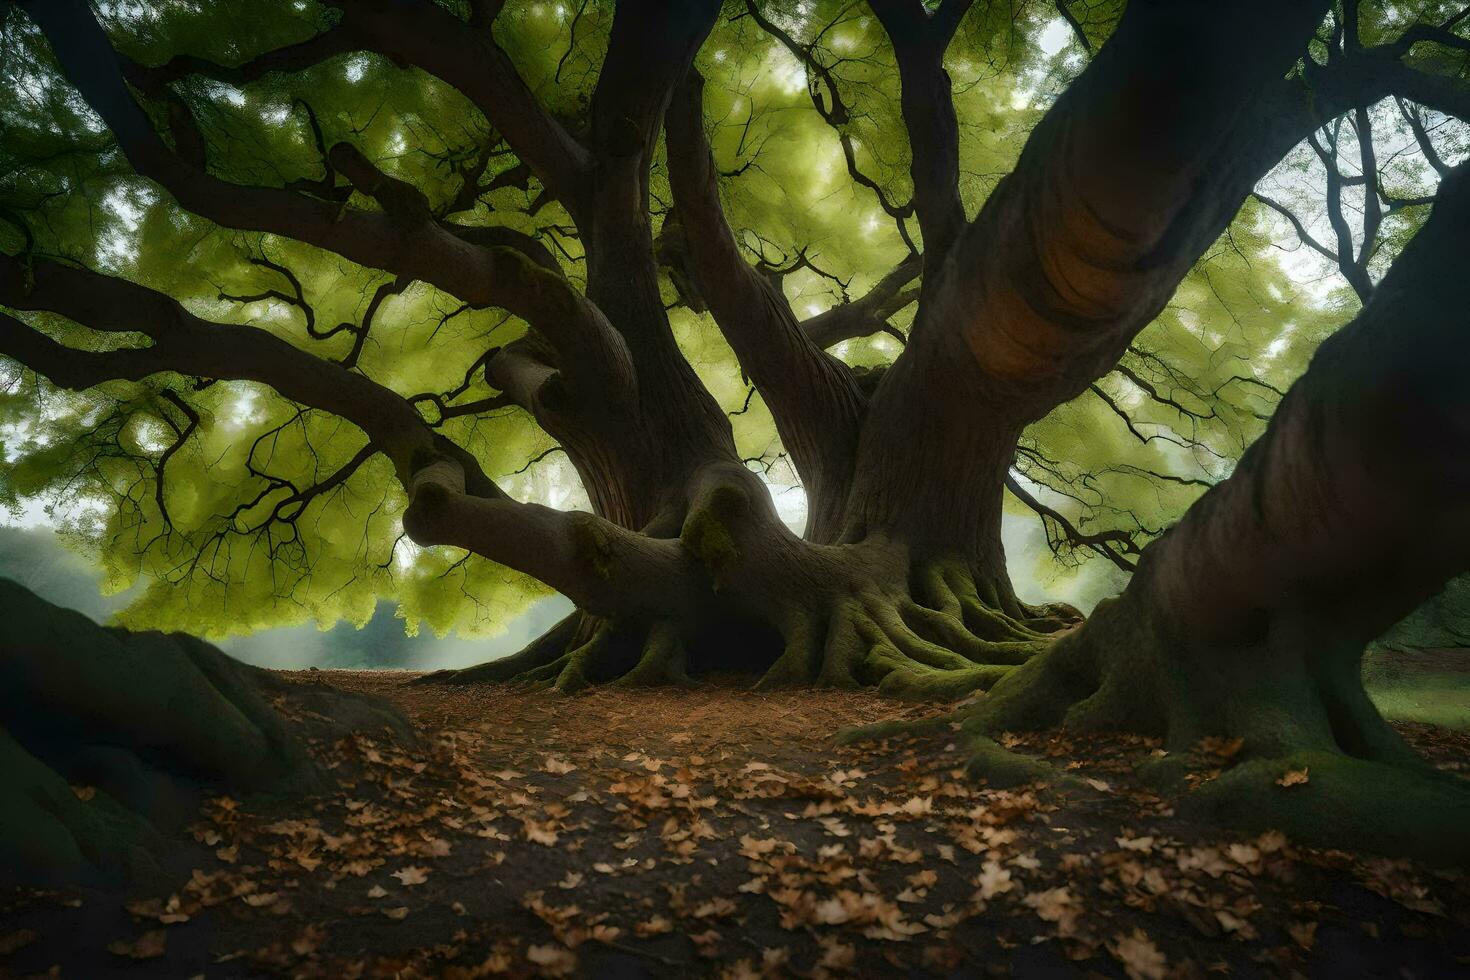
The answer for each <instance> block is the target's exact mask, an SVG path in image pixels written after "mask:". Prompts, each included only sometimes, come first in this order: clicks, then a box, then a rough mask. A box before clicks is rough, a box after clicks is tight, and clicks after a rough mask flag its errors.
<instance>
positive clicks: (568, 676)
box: [415, 521, 1070, 700]
mask: <svg viewBox="0 0 1470 980" xmlns="http://www.w3.org/2000/svg"><path fill="white" fill-rule="evenodd" d="M709 524H710V522H709V521H705V522H704V523H703V524H701V525H700V527H701V528H702V530H701V534H702V535H703V536H704V537H705V538H709V537H711V536H713V534H714V532H713V531H712V530H711V528H710V526H709ZM706 543H707V542H706ZM759 584H760V583H754V584H753V585H748V586H747V588H751V589H752V590H754V586H758V585H759ZM840 584H841V583H838V585H839V586H840ZM989 591H991V592H993V591H994V590H993V589H992V590H989ZM733 592H735V589H734V588H733V587H732V586H729V585H727V586H726V588H725V589H724V590H723V592H722V593H721V596H722V599H723V601H722V602H721V603H719V604H718V605H714V604H712V605H713V606H714V611H713V612H711V614H710V615H709V616H708V617H706V618H707V620H708V622H704V623H699V624H698V625H696V626H694V627H691V626H688V625H685V624H681V623H677V622H675V621H674V620H672V619H657V620H654V621H652V622H651V623H638V622H622V621H619V620H617V619H604V618H599V617H593V616H591V615H588V614H586V613H582V612H576V613H573V614H572V615H571V616H569V617H567V618H566V619H564V620H562V621H561V622H560V623H558V624H557V625H556V626H555V627H553V628H552V629H551V630H549V631H548V632H547V633H546V634H545V635H543V636H542V637H540V638H538V639H537V640H536V641H534V642H533V643H531V644H530V645H529V646H527V647H526V648H525V649H524V650H523V651H521V652H520V653H517V654H515V655H513V656H511V657H507V658H505V659H504V660H498V661H493V662H491V663H487V664H481V665H479V666H475V667H470V668H466V669H463V670H457V671H440V672H437V673H434V674H429V675H426V676H424V677H422V678H419V679H418V680H417V681H416V682H415V683H452V684H462V683H476V682H509V683H525V684H534V685H542V686H547V687H550V688H553V689H555V690H557V691H561V692H564V693H571V692H574V691H579V690H582V689H584V688H587V687H589V686H592V685H596V684H604V683H617V684H620V685H661V684H676V685H685V684H689V683H692V682H693V680H694V679H696V678H698V677H699V676H700V675H702V674H705V673H708V672H711V671H713V670H716V669H719V670H736V671H744V672H747V673H749V674H751V675H752V677H754V678H757V680H756V686H757V687H758V688H760V689H772V688H779V687H795V686H807V685H811V686H818V687H835V688H859V687H872V686H877V687H878V689H879V690H880V691H882V692H883V693H885V694H889V695H892V696H896V697H906V698H915V699H943V700H952V699H956V698H960V697H963V696H964V695H966V694H969V693H971V692H973V691H976V690H984V689H988V688H990V687H991V686H993V685H994V684H995V683H996V682H997V681H999V680H1000V679H1001V678H1002V677H1004V676H1006V675H1007V674H1008V673H1009V672H1011V671H1012V670H1014V669H1015V668H1016V666H1017V665H1020V664H1023V663H1026V662H1027V661H1028V660H1030V659H1031V658H1032V657H1035V656H1036V655H1037V654H1038V653H1040V652H1042V651H1043V650H1045V649H1046V648H1047V647H1048V646H1049V645H1050V644H1051V643H1052V642H1053V641H1054V639H1055V637H1054V635H1053V632H1051V631H1054V630H1057V629H1061V628H1064V627H1065V625H1067V624H1068V622H1070V620H1069V619H1068V618H1064V617H1066V613H1065V612H1061V613H1059V612H1049V613H1045V614H1043V615H1039V616H1037V617H1027V618H1022V619H1017V618H1013V617H1011V616H1008V615H1006V614H1005V613H1002V612H999V611H997V610H995V609H993V608H991V607H989V606H987V605H986V604H985V602H984V601H983V600H982V598H981V592H982V589H980V588H979V587H977V585H976V582H975V579H974V577H973V575H972V574H971V573H970V572H969V570H968V569H967V568H965V566H964V565H963V563H958V562H937V563H926V564H923V565H921V566H919V568H918V570H917V571H916V572H915V573H914V574H913V575H912V576H910V582H908V583H905V584H904V585H902V586H899V587H883V586H880V585H878V584H877V583H876V582H873V581H870V582H869V584H868V585H867V586H866V587H864V588H861V589H857V590H854V591H846V590H841V591H839V590H838V589H835V588H834V589H822V590H818V591H815V594H813V593H811V592H808V593H806V594H805V595H803V594H801V593H797V594H793V595H791V596H789V597H788V596H779V597H778V598H777V600H776V601H774V602H769V603H768V605H770V606H773V607H774V609H775V615H773V616H771V617H770V618H772V619H774V620H775V621H776V622H775V623H774V624H773V625H771V626H770V627H769V628H766V627H760V628H757V629H754V630H752V629H750V624H749V622H741V619H742V617H741V616H740V615H739V606H738V603H737V601H735V600H734V599H732V598H731V594H732V593H733ZM752 605H756V604H754V603H753V604H752ZM721 617H724V619H723V620H722V619H721ZM747 618H748V619H758V616H755V615H752V616H749V617H747ZM712 646H722V647H724V648H725V649H723V650H722V651H720V652H719V653H718V654H717V655H716V654H711V652H710V647H712ZM732 647H733V649H732Z"/></svg>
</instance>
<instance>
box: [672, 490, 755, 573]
mask: <svg viewBox="0 0 1470 980" xmlns="http://www.w3.org/2000/svg"><path fill="white" fill-rule="evenodd" d="M747 504H748V500H747V499H746V497H745V494H744V492H743V491H741V490H740V489H738V488H736V487H717V488H715V489H714V490H713V491H711V492H710V494H709V495H708V497H707V498H706V499H704V500H703V501H702V502H701V503H700V505H699V506H698V507H695V508H693V509H691V510H690V511H689V515H688V516H687V517H685V518H684V526H683V527H682V528H681V529H680V530H679V540H680V541H682V542H683V543H684V547H685V548H687V549H688V550H689V553H690V554H692V555H693V556H694V557H695V558H696V559H697V560H698V561H699V563H700V564H701V565H703V566H704V567H705V568H707V569H709V571H710V574H711V575H712V576H713V577H714V580H715V588H716V589H718V588H719V587H720V583H721V581H722V580H723V579H724V578H725V577H726V575H727V574H728V572H729V570H730V569H731V567H732V566H734V564H735V562H737V561H739V559H740V548H739V547H738V546H737V545H736V543H735V536H734V534H733V533H732V532H731V530H730V525H731V523H733V521H734V520H735V519H736V518H737V517H738V516H739V515H740V514H741V513H743V511H744V510H745V507H746V506H747Z"/></svg>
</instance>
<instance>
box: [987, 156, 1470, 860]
mask: <svg viewBox="0 0 1470 980" xmlns="http://www.w3.org/2000/svg"><path fill="white" fill-rule="evenodd" d="M1467 254H1470V170H1466V168H1464V167H1462V168H1461V169H1460V171H1459V172H1457V173H1455V174H1453V175H1452V176H1451V177H1448V178H1447V179H1446V181H1445V183H1444V184H1442V185H1441V190H1440V200H1439V203H1438V204H1437V205H1436V207H1435V212H1434V215H1433V217H1432V218H1430V220H1429V222H1428V224H1427V225H1426V226H1425V227H1424V229H1423V230H1422V231H1421V232H1420V233H1419V235H1418V236H1417V237H1416V238H1415V239H1414V241H1413V242H1412V243H1410V245H1409V246H1408V248H1407V249H1406V250H1405V252H1404V254H1403V255H1402V256H1401V257H1400V258H1399V260H1398V262H1397V263H1396V264H1395V265H1394V267H1393V269H1392V271H1390V272H1389V274H1388V276H1387V277H1386V278H1385V279H1384V281H1383V283H1382V284H1381V285H1380V286H1379V287H1378V288H1377V289H1376V290H1375V292H1374V294H1373V297H1372V299H1371V300H1370V301H1369V303H1368V304H1367V306H1365V307H1364V309H1363V311H1362V312H1361V314H1360V315H1359V316H1358V317H1357V319H1356V320H1354V321H1353V323H1351V324H1350V325H1348V326H1347V327H1345V328H1343V329H1342V330H1341V331H1339V332H1338V333H1337V334H1336V335H1335V336H1333V337H1332V338H1331V339H1329V340H1328V341H1327V342H1326V343H1325V344H1323V345H1322V347H1321V349H1320V350H1319V351H1318V352H1317V355H1316V357H1315V358H1314V359H1313V361H1312V364H1311V367H1310V368H1309V370H1308V371H1307V373H1306V374H1305V375H1304V376H1303V377H1302V379H1301V380H1300V381H1298V382H1297V383H1296V384H1295V385H1294V386H1293V387H1292V388H1291V390H1290V391H1289V392H1288V394H1287V397H1286V398H1285V400H1284V401H1283V402H1282V403H1281V406H1280V408H1279V409H1278V410H1277V412H1276V415H1275V417H1274V418H1273V419H1272V421H1271V424H1270V427H1269V428H1268V429H1267V432H1266V434H1265V435H1264V436H1262V438H1261V439H1260V440H1259V441H1258V442H1256V443H1255V444H1254V445H1253V446H1252V447H1251V448H1250V449H1249V450H1248V451H1247V452H1246V454H1245V456H1244V457H1243V458H1242V459H1241V461H1240V465H1239V467H1238V468H1237V469H1236V471H1235V473H1234V475H1233V476H1231V477H1230V479H1228V480H1226V481H1225V482H1224V483H1222V484H1220V485H1219V486H1216V487H1215V488H1214V489H1212V490H1210V491H1209V492H1208V493H1206V494H1205V495H1204V497H1202V498H1201V499H1200V500H1199V502H1198V503H1196V504H1195V506H1194V507H1192V508H1191V509H1190V511H1189V512H1188V514H1187V515H1186V516H1185V517H1184V519H1183V520H1182V521H1181V522H1180V523H1179V524H1178V525H1177V526H1176V527H1175V528H1173V529H1172V530H1171V531H1170V532H1169V533H1168V534H1167V535H1166V536H1165V537H1164V538H1163V539H1161V540H1159V541H1158V542H1156V543H1154V544H1153V545H1151V546H1149V547H1148V548H1146V549H1145V550H1144V554H1143V557H1142V560H1141V561H1140V563H1139V568H1138V573H1137V574H1136V575H1135V576H1134V578H1133V580H1132V581H1131V582H1130V583H1129V586H1128V588H1127V589H1126V590H1125V591H1124V593H1123V594H1122V596H1120V597H1119V598H1117V599H1116V600H1112V601H1110V602H1109V603H1107V604H1105V605H1104V606H1101V607H1099V609H1098V611H1097V612H1096V613H1095V614H1094V616H1093V618H1092V619H1091V620H1090V621H1089V622H1088V623H1087V624H1086V625H1085V626H1084V627H1083V628H1082V629H1081V630H1079V631H1077V632H1076V633H1074V634H1072V635H1070V636H1068V637H1066V638H1064V639H1062V640H1060V641H1058V642H1057V644H1056V645H1055V646H1054V647H1052V648H1051V649H1050V650H1049V651H1048V652H1047V653H1046V654H1045V655H1043V656H1042V657H1039V658H1037V659H1035V660H1034V661H1032V662H1031V663H1029V664H1027V665H1026V667H1024V668H1023V669H1022V670H1019V671H1017V672H1016V673H1015V674H1014V675H1013V676H1011V677H1008V678H1006V680H1005V681H1003V682H1002V683H1001V684H1000V685H998V686H997V687H996V688H995V689H994V690H993V691H992V692H991V693H990V694H989V696H988V697H987V698H985V699H984V700H983V701H982V702H981V703H980V704H979V705H978V706H977V708H976V709H975V710H974V711H973V712H972V713H971V715H970V717H969V719H968V721H967V726H968V727H969V729H970V730H971V731H976V732H995V731H999V730H1002V729H1008V728H1033V727H1038V726H1050V725H1056V724H1062V725H1065V726H1066V727H1067V728H1070V729H1074V730H1078V731H1093V730H1097V729H1126V730H1141V731H1144V732H1147V733H1149V734H1154V735H1159V736H1162V737H1163V738H1164V745H1165V748H1166V749H1167V750H1168V751H1169V753H1170V754H1169V756H1167V757H1166V758H1165V759H1164V760H1161V761H1160V762H1158V763H1156V764H1155V765H1156V768H1157V769H1159V770H1160V775H1163V776H1168V775H1176V776H1177V775H1179V774H1180V770H1181V769H1183V768H1185V767H1187V766H1188V765H1189V764H1190V759H1189V753H1190V751H1191V750H1192V749H1194V748H1195V747H1196V746H1197V744H1198V743H1199V742H1200V741H1201V740H1202V739H1205V738H1207V737H1219V738H1225V739H1229V738H1240V739H1242V740H1243V748H1242V751H1241V753H1240V754H1239V755H1238V757H1237V758H1238V760H1240V761H1241V762H1242V763H1243V764H1239V765H1236V766H1235V767H1234V768H1232V769H1230V770H1228V771H1227V772H1226V773H1225V775H1224V776H1223V777H1221V778H1220V779H1219V780H1217V781H1215V782H1214V783H1211V784H1208V785H1207V786H1206V787H1205V788H1204V789H1201V790H1199V791H1197V793H1196V794H1195V797H1196V799H1195V801H1194V802H1196V803H1197V804H1199V805H1202V806H1204V807H1206V808H1210V809H1213V810H1215V811H1217V812H1222V813H1224V814H1225V815H1226V816H1228V818H1229V820H1230V821H1231V822H1232V824H1234V825H1246V826H1250V825H1258V826H1263V827H1264V826H1274V827H1279V828H1281V829H1284V830H1287V831H1289V832H1291V833H1292V834H1293V835H1295V836H1298V837H1301V838H1302V839H1308V840H1328V841H1331V842H1333V843H1335V844H1348V845H1356V846H1361V847H1367V848H1371V849H1379V848H1381V849H1389V850H1394V851H1398V852H1402V853H1414V854H1419V855H1422V856H1425V857H1429V858H1433V859H1436V860H1446V861H1465V860H1470V838H1467V836H1466V835H1465V832H1464V831H1465V827H1467V826H1470V786H1467V784H1466V783H1465V782H1464V781H1463V780H1461V779H1458V778H1454V777H1450V776H1448V775H1445V774H1441V773H1438V772H1436V771H1434V770H1433V769H1431V768H1430V767H1428V766H1427V765H1426V764H1424V763H1422V762H1420V761H1418V760H1417V759H1416V758H1415V756H1414V754H1413V753H1412V751H1410V750H1409V749H1408V748H1407V747H1406V746H1405V745H1404V743H1403V742H1402V741H1401V740H1400V739H1399V737H1398V736H1397V734H1396V733H1395V732H1394V731H1393V730H1392V729H1391V728H1389V726H1388V725H1387V724H1386V723H1385V722H1384V721H1383V719H1382V718H1381V717H1380V716H1379V714H1378V711H1377V709H1376V708H1375V707H1374V706H1373V704H1372V702H1370V701H1369V700H1368V697H1367V695H1366V694H1365V693H1364V690H1363V685H1362V680H1361V676H1360V661H1361V658H1362V654H1363V650H1364V647H1365V645H1366V644H1367V643H1368V642H1369V641H1371V640H1372V639H1373V638H1374V637H1376V636H1379V635H1381V634H1382V633H1383V631H1384V630H1386V629H1387V628H1388V627H1389V626H1391V625H1392V624H1393V623H1395V622H1397V621H1398V620H1400V619H1402V618H1403V617H1404V616H1405V615H1406V614H1407V613H1408V612H1409V611H1411V610H1412V609H1414V608H1415V607H1416V606H1418V605H1420V604H1421V603H1422V602H1424V601H1425V600H1426V599H1428V598H1429V597H1430V596H1432V595H1434V594H1435V593H1436V592H1438V591H1439V590H1440V589H1441V588H1442V587H1443V585H1444V583H1445V581H1446V580H1448V579H1449V578H1450V577H1452V576H1453V575H1455V574H1458V573H1460V572H1462V571H1463V570H1464V568H1465V564H1466V558H1465V556H1466V549H1467V547H1470V465H1467V460H1470V388H1467V386H1466V384H1465V379H1466V377H1467V376H1470V280H1467V278H1466V276H1465V269H1464V264H1465V256H1466V255H1467ZM1292 770H1295V771H1299V772H1304V773H1305V774H1306V776H1307V782H1306V783H1305V784H1302V785H1298V786H1294V787H1291V788H1289V789H1288V788H1283V787H1281V786H1279V785H1277V784H1276V782H1275V780H1276V779H1277V778H1278V777H1280V776H1282V775H1284V773H1286V772H1287V771H1292ZM1389 801H1392V805H1391V807H1390V803H1389Z"/></svg>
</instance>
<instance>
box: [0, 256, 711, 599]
mask: <svg viewBox="0 0 1470 980" xmlns="http://www.w3.org/2000/svg"><path fill="white" fill-rule="evenodd" d="M0 303H3V304H5V305H7V306H10V307H12V308H15V309H21V310H46V311H50V312H53V313H59V314H61V315H62V316H66V317H68V318H70V319H72V320H75V321H76V322H78V323H81V324H83V325H85V326H88V327H91V328H93V329H95V330H99V331H103V332H108V333H125V332H139V333H142V334H144V335H146V336H147V337H148V338H149V339H150V340H151V341H152V344H151V346H148V347H134V348H124V349H121V350H113V351H105V352H91V351H82V350H77V349H75V348H70V347H66V346H64V345H62V344H59V343H57V342H56V341H54V340H52V339H50V338H49V337H47V336H45V335H44V334H42V333H40V332H39V331H37V330H35V329H33V328H31V327H30V326H28V325H27V324H25V323H23V322H21V321H20V320H17V319H16V318H14V317H12V316H9V315H8V314H4V313H0V355H3V356H5V357H9V358H12V359H14V360H16V361H19V362H20V363H21V364H23V365H25V366H26V367H29V368H30V369H32V370H34V371H36V372H37V373H38V374H41V375H44V376H45V377H47V378H48V379H50V380H51V381H52V383H54V384H57V385H59V386H62V387H66V388H72V389H78V390H80V389H85V388H90V387H93V386H95V385H99V384H102V383H105V382H107V381H136V380H140V379H142V378H145V377H148V376H150V375H154V374H160V373H165V372H177V373H182V374H186V375H193V376H198V377H206V378H215V379H222V380H234V381H254V382H257V383H260V384H264V385H267V386H269V387H270V388H272V389H274V390H275V391H276V392H278V393H279V394H281V395H282V396H283V397H285V398H287V399H290V400H291V401H294V402H296V403H298V404H301V405H306V406H310V407H312V408H316V409H320V410H322V411H325V412H328V413H330V414H333V415H336V416H339V417H341V418H343V419H346V420H347V421H349V422H351V423H353V424H354V425H356V426H358V427H359V428H361V429H362V430H363V432H365V433H366V434H367V436H368V439H369V442H370V446H371V448H372V451H374V452H381V453H383V454H385V455H386V456H387V457H388V458H389V459H390V460H391V461H392V462H393V464H394V467H395V469H396V470H397V473H398V476H399V479H400V481H401V482H402V483H403V485H404V487H405V488H406V489H407V490H408V492H409V509H408V511H407V512H406V513H405V515H404V526H405V528H406V529H407V530H408V531H409V533H410V534H411V535H412V536H413V537H414V539H415V540H416V541H418V542H419V543H420V544H425V545H430V544H449V545H455V546H457V547H464V548H468V549H470V550H472V551H474V552H476V553H477V554H480V555H483V556H485V557H487V558H490V559H491V560H493V561H498V562H501V563H503V564H506V565H509V566H511V567H513V568H518V569H520V570H522V571H524V572H526V573H527V574H530V575H533V576H535V577H537V578H539V579H541V580H542V581H544V582H546V583H547V584H549V585H551V586H553V587H554V588H557V589H559V590H561V591H562V592H564V593H566V594H567V595H569V596H571V597H572V598H573V599H574V600H575V601H577V602H578V603H579V604H581V605H584V606H586V607H589V608H594V609H595V608H599V607H608V608H610V604H616V605H617V606H618V608H620V609H621V608H623V607H625V606H634V607H636V605H637V603H639V602H645V603H656V602H664V601H667V600H668V598H669V596H670V595H672V594H674V592H676V591H677V587H676V585H675V584H674V579H678V580H680V581H689V580H690V579H691V577H690V576H688V575H682V576H679V575H675V574H674V572H675V571H676V570H677V569H678V566H679V563H680V562H681V561H683V560H684V559H683V557H682V555H681V553H680V552H679V550H678V545H677V543H676V542H654V541H651V540H649V539H646V538H643V537H642V536H641V535H637V534H635V533H632V532H628V531H624V530H623V529H621V528H618V527H617V526H616V525H614V524H611V523H609V522H607V521H604V520H602V519H600V518H597V517H593V516H592V515H589V514H575V513H562V512H560V511H555V510H551V509H549V508H545V507H539V506H536V505H530V504H521V503H517V502H516V501H514V500H512V499H510V498H509V497H507V496H506V495H505V493H504V492H503V491H502V490H501V489H500V488H499V487H497V486H496V485H495V484H494V483H493V482H492V481H491V480H490V479H488V478H487V477H486V476H485V475H484V473H483V472H482V471H481V470H480V467H479V464H478V463H477V462H476V461H475V459H474V457H473V456H471V455H470V454H469V453H468V452H466V451H465V450H463V449H462V448H460V447H459V446H456V445H455V444H453V443H451V442H449V441H448V440H447V439H445V438H443V437H442V436H440V435H438V434H436V433H435V432H434V431H433V429H432V428H431V427H430V426H429V425H427V424H426V423H425V422H424V421H423V419H422V418H421V417H420V416H419V414H418V412H417V410H415V409H414V407H413V406H412V405H411V404H409V402H408V401H407V400H406V399H404V398H403V397H402V396H400V395H398V394H397V393H396V392H394V391H392V390H390V389H388V388H385V387H383V386H381V385H379V384H377V383H376V382H373V381H371V380H369V379H367V378H365V377H363V376H362V375H360V374H356V373H354V372H352V371H349V370H347V369H346V368H344V367H342V366H341V365H338V364H334V363H332V362H330V361H326V360H322V359H320V358H317V357H313V356H312V355H310V354H308V353H306V352H305V351H302V350H300V349H298V348H296V347H293V346H291V345H290V344H288V343H286V342H285V341H283V340H281V339H280V338H278V337H275V336H273V335H271V334H269V333H266V332H264V331H262V330H259V329H256V328H254V327H249V326H239V325H234V324H223V323H212V322H208V321H204V320H201V319H199V318H198V317H195V316H194V315H193V314H191V313H189V312H188V311H187V310H186V309H184V307H183V306H181V305H180V304H179V303H178V302H177V301H175V300H173V299H172V298H170V297H168V296H165V295H164V294H162V293H158V292H154V291H153V290H150V289H147V288H145V287H143V286H139V285H136V284H134V283H131V282H128V281H126V280H122V279H115V278H112V277H109V276H104V275H101V274H99V273H95V272H90V271H86V270H82V269H77V268H72V267H69V266H64V265H59V264H57V263H54V262H47V261H36V262H33V263H32V264H31V266H30V268H29V269H27V268H23V267H22V264H21V263H20V262H19V261H17V260H15V259H13V258H10V257H8V256H5V257H0ZM343 479H345V476H344V477H343ZM620 563H626V564H627V565H628V566H629V572H628V574H630V575H632V576H633V577H631V578H625V577H624V573H623V572H622V571H620V572H619V573H618V574H616V575H613V576H612V580H609V578H608V577H607V569H608V568H609V567H612V566H616V565H619V564H620ZM671 590H672V591H671Z"/></svg>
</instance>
